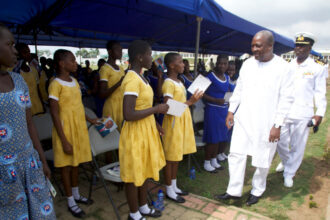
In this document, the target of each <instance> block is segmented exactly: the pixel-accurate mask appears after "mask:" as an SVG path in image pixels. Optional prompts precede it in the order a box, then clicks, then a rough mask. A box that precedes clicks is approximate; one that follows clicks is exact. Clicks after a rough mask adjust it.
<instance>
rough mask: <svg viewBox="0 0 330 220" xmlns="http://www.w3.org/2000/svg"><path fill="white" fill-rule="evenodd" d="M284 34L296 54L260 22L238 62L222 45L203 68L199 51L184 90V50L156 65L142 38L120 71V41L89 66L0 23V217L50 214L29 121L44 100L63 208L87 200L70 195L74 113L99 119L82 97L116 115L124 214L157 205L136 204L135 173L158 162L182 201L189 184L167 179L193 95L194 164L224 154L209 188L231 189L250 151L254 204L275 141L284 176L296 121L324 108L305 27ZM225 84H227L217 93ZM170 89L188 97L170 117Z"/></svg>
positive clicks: (211, 166)
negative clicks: (220, 183)
mask: <svg viewBox="0 0 330 220" xmlns="http://www.w3.org/2000/svg"><path fill="white" fill-rule="evenodd" d="M295 43H296V47H295V53H296V55H297V58H296V59H295V60H293V61H291V63H290V64H288V63H287V62H286V61H284V60H283V59H282V58H280V57H278V56H277V55H275V54H273V45H274V38H273V35H272V33H271V32H269V31H260V32H258V33H257V34H256V35H255V36H254V37H253V40H252V43H251V50H252V54H253V56H252V57H251V58H249V59H248V60H246V61H245V62H244V63H243V65H242V67H241V65H237V62H235V61H229V57H228V56H227V55H224V54H222V55H219V56H218V57H217V60H216V63H215V64H214V63H213V61H212V62H211V65H210V66H211V70H210V71H209V72H206V70H205V66H204V65H203V63H202V61H200V62H199V64H198V69H199V73H200V74H203V75H204V76H205V77H206V78H208V79H209V80H210V82H211V84H210V86H209V87H208V89H207V90H206V91H205V92H203V91H199V90H197V91H196V92H195V93H194V94H191V93H189V92H187V88H188V87H189V86H190V85H191V84H192V82H193V81H194V79H195V77H196V76H195V75H194V74H193V73H191V71H190V65H189V61H188V60H184V59H182V57H181V56H180V54H178V53H172V52H171V53H167V54H166V55H165V57H164V64H163V65H161V64H159V63H158V62H155V61H153V58H152V47H151V45H149V44H148V43H147V42H146V41H142V40H136V41H134V42H132V43H131V44H130V45H129V47H128V56H129V68H128V69H126V70H125V69H124V68H123V67H122V66H120V65H118V64H117V62H116V61H117V60H120V59H121V58H122V50H123V48H122V46H121V44H120V42H117V41H109V42H108V43H107V45H106V49H107V51H108V60H107V61H106V60H103V59H100V60H99V61H98V69H97V70H94V71H93V70H92V69H91V68H90V63H89V62H88V61H86V63H85V64H86V67H84V68H81V66H79V65H77V62H76V60H75V56H74V55H73V53H72V52H70V51H68V50H64V49H59V50H57V51H56V52H55V54H54V58H53V59H46V58H44V57H41V58H40V64H39V62H38V58H37V57H35V56H33V54H31V53H30V50H29V47H28V45H26V44H23V43H18V44H16V45H15V40H14V38H13V35H12V34H11V33H10V31H9V30H8V28H7V27H6V26H4V25H0V65H1V70H0V109H1V114H0V146H1V148H0V156H1V158H0V171H1V173H0V174H1V176H0V186H1V188H0V195H1V196H0V216H1V219H55V210H54V207H53V202H52V198H51V196H50V193H49V191H48V187H47V183H46V182H47V179H46V178H45V177H47V178H50V169H49V167H48V165H47V161H46V159H45V156H44V153H43V149H42V146H41V144H40V141H39V140H38V136H37V132H36V129H35V127H34V125H33V123H32V116H33V115H38V114H42V113H44V112H45V111H46V109H47V108H48V109H50V110H49V111H50V114H51V116H52V120H53V125H54V127H53V131H52V147H53V152H54V166H55V167H56V168H58V169H59V170H60V171H61V176H62V184H63V186H64V191H65V196H66V197H67V206H68V211H69V212H71V213H72V215H73V216H75V217H78V218H81V217H83V216H85V212H84V211H83V209H82V208H81V207H80V206H79V205H78V204H79V203H82V204H88V205H90V204H92V203H93V201H92V200H91V199H88V198H86V197H84V196H82V195H80V193H79V187H78V185H79V184H78V179H79V178H78V174H79V165H80V164H82V163H86V162H89V161H91V158H92V156H91V148H90V142H89V136H88V129H87V125H86V122H85V121H86V120H87V121H88V122H90V123H91V124H98V123H99V119H98V118H90V117H88V116H87V115H86V114H85V110H84V106H88V107H90V108H92V109H93V110H94V111H95V113H96V115H97V117H99V118H101V117H109V116H110V117H111V118H112V119H113V120H114V122H115V123H116V124H117V126H118V131H119V132H120V140H119V163H120V177H121V179H122V181H123V182H124V183H125V194H126V198H127V202H128V206H129V210H130V213H129V214H128V219H131V220H137V219H145V217H146V216H148V217H160V216H161V212H160V211H159V210H157V209H155V208H154V207H150V206H149V205H148V203H147V185H146V180H147V179H149V178H152V179H154V180H155V181H159V172H160V171H161V170H162V169H163V170H164V177H165V186H166V197H167V198H168V199H170V200H172V201H174V202H177V203H184V202H185V198H184V196H185V195H187V194H188V193H189V192H187V191H185V190H184V189H181V188H180V187H179V186H178V184H177V172H178V166H179V162H180V161H182V159H183V155H186V154H192V153H195V152H196V141H195V131H194V126H193V118H192V115H191V109H193V106H194V104H195V103H196V102H198V101H202V102H203V103H204V105H205V108H204V127H203V142H205V147H204V149H205V160H204V166H203V167H204V170H205V171H206V172H210V173H216V172H219V170H222V169H223V167H222V166H221V164H220V162H222V161H225V160H227V159H228V164H229V183H228V188H227V190H226V192H225V193H223V194H220V195H215V198H216V199H219V200H228V199H239V198H240V197H241V195H242V190H243V184H244V175H245V167H246V161H247V156H248V155H250V156H252V166H254V167H256V171H255V173H254V176H253V179H252V190H251V194H250V196H249V198H248V200H247V205H252V204H255V203H257V202H258V201H259V199H260V197H261V196H262V194H263V192H264V191H265V190H266V179H267V175H268V171H269V167H270V165H271V162H272V159H273V157H274V155H275V153H276V150H277V151H278V153H279V155H280V157H281V160H282V163H281V164H279V166H278V167H277V171H283V170H284V173H283V176H284V185H285V186H286V187H292V186H293V177H294V176H295V173H296V171H297V170H298V168H299V166H300V164H301V162H302V159H303V155H304V149H305V145H306V141H307V139H308V134H309V129H308V126H313V127H314V128H317V127H318V126H319V125H320V123H321V121H322V117H323V116H324V114H325V110H326V98H325V93H326V78H327V74H328V73H327V68H325V67H323V66H321V65H320V64H317V63H315V62H314V60H312V59H311V58H309V53H310V51H311V48H312V46H313V43H314V38H313V36H312V35H309V34H306V33H300V34H299V35H297V36H296V40H295ZM17 57H18V60H17ZM164 67H166V71H164V69H165V68H164ZM144 69H147V71H144ZM238 72H239V77H238ZM229 92H232V93H233V94H232V97H231V98H230V100H229V102H228V101H226V100H225V95H226V94H227V93H229ZM170 99H173V100H175V101H178V102H181V103H184V104H186V105H187V106H189V108H186V109H185V111H184V113H183V114H182V115H181V116H173V115H169V114H167V111H168V109H169V105H168V104H166V103H167V102H168V100H170ZM313 99H314V100H315V106H316V108H317V111H316V113H315V114H314V109H313V107H314V104H313ZM312 119H313V120H312ZM311 120H312V121H311ZM310 123H312V124H310ZM228 148H229V149H228ZM228 151H229V155H227V154H226V153H225V152H228Z"/></svg>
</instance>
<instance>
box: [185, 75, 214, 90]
mask: <svg viewBox="0 0 330 220" xmlns="http://www.w3.org/2000/svg"><path fill="white" fill-rule="evenodd" d="M210 85H211V80H209V79H208V78H206V77H205V76H203V75H202V74H199V75H198V76H197V78H196V79H195V80H194V82H192V84H191V85H190V86H189V88H188V92H190V93H191V94H194V93H195V91H196V90H197V89H198V90H199V91H203V92H205V91H206V89H207V88H208V87H209V86H210Z"/></svg>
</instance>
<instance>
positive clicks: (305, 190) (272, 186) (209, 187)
mask: <svg viewBox="0 0 330 220" xmlns="http://www.w3.org/2000/svg"><path fill="white" fill-rule="evenodd" d="M327 90H328V92H327V101H328V103H330V94H329V83H328V89H327ZM329 106H330V105H329V104H328V107H327V112H326V115H325V117H324V119H323V122H322V124H321V126H320V129H319V131H318V132H317V133H316V134H313V133H310V136H309V140H308V143H307V146H306V150H305V157H304V160H303V163H302V165H301V167H300V169H299V171H298V172H297V175H296V177H295V178H294V186H293V188H290V189H288V188H286V187H284V186H283V177H282V173H276V172H275V168H276V166H277V164H278V163H279V161H280V159H279V156H278V155H276V156H275V158H274V160H273V163H272V167H271V169H270V172H269V175H268V179H267V189H266V191H265V193H264V194H263V197H262V199H261V200H260V202H259V203H258V204H256V205H254V206H251V207H248V206H246V205H245V201H246V199H247V197H248V195H249V193H250V190H251V180H252V176H253V173H254V168H253V167H252V166H251V160H250V158H249V160H248V163H247V168H246V175H245V186H244V190H243V197H242V199H241V200H239V201H234V202H228V203H226V204H229V205H235V206H238V207H242V208H244V209H248V210H250V211H255V212H258V213H260V214H262V215H265V216H268V217H270V218H274V219H279V220H285V219H290V218H289V216H288V214H287V213H288V212H289V211H292V210H296V209H297V208H299V207H300V206H301V205H302V204H303V203H304V202H305V198H306V196H308V195H310V194H311V193H312V192H311V190H310V185H311V181H313V180H312V177H313V175H315V172H316V170H315V169H317V166H318V165H317V164H320V163H322V164H323V166H324V164H325V166H327V167H329V164H330V162H329V146H328V145H329V143H328V141H327V135H328V136H329V135H330V134H329V133H328V132H329V131H328V128H329V127H330V107H329ZM328 140H329V139H328ZM326 152H328V154H327V153H326ZM195 156H196V158H197V161H198V162H199V164H200V166H201V167H202V163H203V158H204V151H203V149H199V150H198V152H197V153H196V154H195ZM222 165H223V166H224V167H225V169H224V170H223V171H220V172H218V173H217V174H209V173H207V172H205V171H202V172H197V171H196V179H195V180H191V179H190V178H189V177H188V175H187V172H188V171H187V170H188V164H187V159H185V160H184V161H183V162H182V163H181V164H180V168H179V174H178V183H179V185H181V186H182V188H183V189H185V190H188V191H190V192H192V193H195V194H198V195H201V196H205V197H207V198H210V199H213V198H214V195H215V194H219V193H224V192H225V191H226V188H227V184H228V176H229V175H228V164H227V162H224V163H223V164H222ZM325 170H326V172H327V170H328V168H326V169H325ZM325 175H326V176H327V178H329V176H328V175H327V174H325ZM328 193H329V192H328Z"/></svg>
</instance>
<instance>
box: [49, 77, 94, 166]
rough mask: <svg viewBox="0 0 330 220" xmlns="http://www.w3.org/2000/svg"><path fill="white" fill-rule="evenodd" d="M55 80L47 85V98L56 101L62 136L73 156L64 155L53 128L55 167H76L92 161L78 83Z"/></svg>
mask: <svg viewBox="0 0 330 220" xmlns="http://www.w3.org/2000/svg"><path fill="white" fill-rule="evenodd" d="M71 79H72V82H67V81H64V80H61V79H59V78H55V79H54V80H53V81H52V82H51V84H50V85H49V89H48V92H49V98H50V99H54V100H56V101H58V105H59V117H60V120H61V123H62V128H63V132H64V135H65V137H66V139H67V140H68V142H69V143H70V144H71V145H72V149H73V154H72V155H69V154H66V153H64V151H63V148H62V142H61V139H60V138H59V136H58V134H57V131H56V129H55V127H53V132H52V142H53V151H54V165H55V167H65V166H74V167H76V166H78V165H79V164H80V163H84V162H88V161H91V160H92V155H91V147H90V143H89V136H88V130H87V125H86V119H85V110H84V106H83V104H82V100H81V92H80V88H79V84H78V82H77V81H76V80H75V79H74V78H72V77H71Z"/></svg>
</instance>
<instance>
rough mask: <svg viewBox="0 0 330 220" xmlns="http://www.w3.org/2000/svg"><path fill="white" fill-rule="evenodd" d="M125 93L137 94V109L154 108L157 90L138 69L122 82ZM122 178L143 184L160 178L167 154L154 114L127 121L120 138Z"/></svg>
mask: <svg viewBox="0 0 330 220" xmlns="http://www.w3.org/2000/svg"><path fill="white" fill-rule="evenodd" d="M121 90H122V94H123V95H135V96H137V98H136V105H135V110H143V109H147V108H151V107H152V102H153V91H152V88H151V86H150V85H149V84H146V83H145V82H144V81H143V80H142V79H141V78H140V76H138V74H137V73H136V72H134V71H129V72H128V73H127V74H126V76H125V78H124V80H123V83H122V85H121ZM119 162H120V177H121V179H122V180H123V181H124V182H126V183H134V184H135V186H141V185H142V184H143V183H144V181H145V180H146V179H147V178H153V179H154V180H156V181H158V180H159V170H160V169H162V168H163V167H164V166H165V157H164V152H163V148H162V144H161V141H160V136H159V132H158V130H157V127H156V120H155V117H154V115H149V116H148V117H145V118H143V119H140V120H137V121H125V122H124V125H123V128H122V130H121V134H120V141H119Z"/></svg>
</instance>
